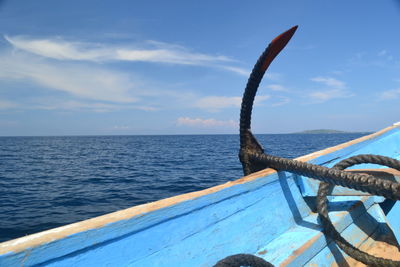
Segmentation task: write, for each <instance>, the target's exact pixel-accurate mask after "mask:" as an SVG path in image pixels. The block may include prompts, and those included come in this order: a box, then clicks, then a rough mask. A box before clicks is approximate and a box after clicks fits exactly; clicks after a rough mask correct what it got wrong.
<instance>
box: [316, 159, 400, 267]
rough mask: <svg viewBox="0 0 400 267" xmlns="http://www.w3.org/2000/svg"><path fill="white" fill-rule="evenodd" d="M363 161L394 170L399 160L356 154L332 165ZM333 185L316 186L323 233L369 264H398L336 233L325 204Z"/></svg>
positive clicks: (346, 164)
mask: <svg viewBox="0 0 400 267" xmlns="http://www.w3.org/2000/svg"><path fill="white" fill-rule="evenodd" d="M363 163H372V164H379V165H384V166H387V167H391V168H394V169H396V170H400V161H398V160H395V159H392V158H388V157H384V156H377V155H358V156H354V157H351V158H348V159H344V160H342V161H340V162H339V163H337V164H336V165H335V166H333V168H334V169H338V170H344V169H346V168H349V167H351V166H354V165H357V164H363ZM333 188H334V186H333V185H332V184H329V183H325V182H322V183H320V185H319V188H318V195H317V210H318V214H319V218H320V221H321V223H322V225H323V229H324V233H325V234H326V235H327V236H329V237H331V239H333V240H334V241H335V242H336V244H337V245H338V246H339V247H340V248H341V249H342V250H343V251H344V252H346V253H347V254H348V255H351V257H352V258H354V259H356V260H358V261H360V262H362V263H364V264H367V265H371V266H400V262H399V261H392V260H389V259H384V258H380V257H375V256H373V255H370V254H367V253H365V252H363V251H361V250H359V249H358V248H356V247H354V246H353V245H351V244H350V243H349V242H347V240H345V239H344V238H343V237H342V236H341V235H340V233H338V232H337V231H336V229H335V227H334V226H333V224H332V222H331V220H330V218H329V215H328V204H327V195H328V194H329V192H332V191H331V190H333Z"/></svg>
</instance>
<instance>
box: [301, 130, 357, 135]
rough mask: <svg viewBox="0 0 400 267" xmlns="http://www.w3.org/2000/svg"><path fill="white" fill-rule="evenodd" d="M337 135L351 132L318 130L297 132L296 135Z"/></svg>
mask: <svg viewBox="0 0 400 267" xmlns="http://www.w3.org/2000/svg"><path fill="white" fill-rule="evenodd" d="M337 133H349V132H345V131H338V130H330V129H317V130H306V131H302V132H296V133H295V134H337Z"/></svg>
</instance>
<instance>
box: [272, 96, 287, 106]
mask: <svg viewBox="0 0 400 267" xmlns="http://www.w3.org/2000/svg"><path fill="white" fill-rule="evenodd" d="M277 98H278V101H276V102H274V103H272V104H271V106H273V107H279V106H283V105H286V104H288V103H290V98H288V97H284V96H280V97H277Z"/></svg>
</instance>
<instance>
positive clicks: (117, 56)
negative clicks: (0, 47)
mask: <svg viewBox="0 0 400 267" xmlns="http://www.w3.org/2000/svg"><path fill="white" fill-rule="evenodd" d="M4 38H5V39H6V40H7V41H8V42H9V43H10V44H11V45H12V46H13V47H14V48H17V49H20V50H23V51H26V52H29V53H32V54H35V55H39V56H42V57H45V58H51V59H57V60H78V61H94V62H105V61H140V62H152V63H169V64H179V65H198V66H212V67H217V68H220V69H224V70H228V71H231V72H234V73H236V74H239V75H243V76H248V75H249V74H250V72H249V71H248V70H245V69H243V68H240V67H235V66H229V65H226V63H227V62H233V61H234V60H232V59H230V58H228V57H226V56H221V55H207V54H203V53H196V52H192V51H190V50H189V49H187V48H185V47H183V46H178V45H171V44H167V43H162V42H156V41H147V42H146V43H143V44H140V45H132V46H133V47H134V48H132V47H129V48H127V47H123V46H109V45H104V44H93V43H83V42H68V41H65V40H63V39H60V38H50V39H32V38H28V37H23V36H13V37H10V36H5V37H4ZM135 46H136V47H135Z"/></svg>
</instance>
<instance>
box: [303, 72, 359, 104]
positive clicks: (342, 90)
mask: <svg viewBox="0 0 400 267" xmlns="http://www.w3.org/2000/svg"><path fill="white" fill-rule="evenodd" d="M311 81H313V82H317V83H322V84H324V85H325V86H326V87H327V88H324V89H322V90H318V91H314V92H311V93H310V94H309V95H308V97H309V98H310V99H311V100H313V101H315V102H317V103H322V102H326V101H328V100H331V99H334V98H347V97H352V96H354V94H353V93H351V92H350V91H349V90H348V89H347V88H346V83H344V82H343V81H340V80H337V79H335V78H332V77H321V76H320V77H315V78H312V79H311Z"/></svg>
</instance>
